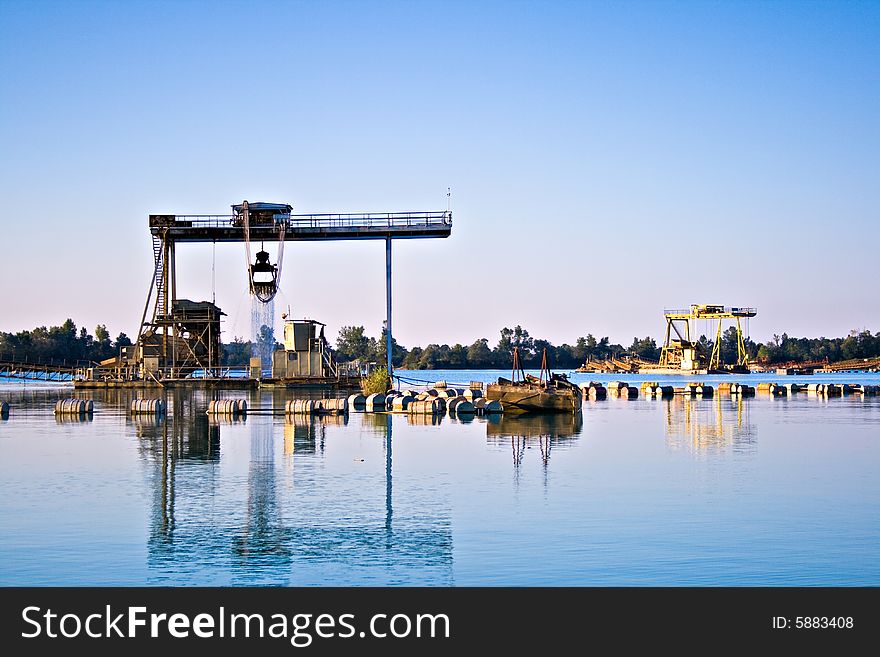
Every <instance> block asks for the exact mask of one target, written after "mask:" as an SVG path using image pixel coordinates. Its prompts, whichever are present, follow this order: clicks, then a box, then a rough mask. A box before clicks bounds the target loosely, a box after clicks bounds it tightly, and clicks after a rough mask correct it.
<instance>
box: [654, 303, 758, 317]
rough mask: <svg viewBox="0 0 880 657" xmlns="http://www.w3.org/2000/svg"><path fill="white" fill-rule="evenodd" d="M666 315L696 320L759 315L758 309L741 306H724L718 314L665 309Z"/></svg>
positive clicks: (685, 309) (690, 309)
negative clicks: (720, 316) (683, 316)
mask: <svg viewBox="0 0 880 657" xmlns="http://www.w3.org/2000/svg"><path fill="white" fill-rule="evenodd" d="M663 314H664V315H688V316H689V317H692V318H695V319H711V318H712V317H713V316H716V315H735V316H736V315H739V316H741V317H745V316H746V315H757V314H758V309H757V308H747V307H739V306H732V307H729V306H724V307H720V308H719V310H718V311H717V312H711V311H700V310H699V309H693V308H664V309H663Z"/></svg>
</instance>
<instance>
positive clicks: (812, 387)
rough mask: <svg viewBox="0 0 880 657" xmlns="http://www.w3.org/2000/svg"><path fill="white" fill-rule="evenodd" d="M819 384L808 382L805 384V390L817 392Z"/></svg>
mask: <svg viewBox="0 0 880 657" xmlns="http://www.w3.org/2000/svg"><path fill="white" fill-rule="evenodd" d="M819 385H820V384H818V383H810V384H808V385H807V392H813V393H818V392H819Z"/></svg>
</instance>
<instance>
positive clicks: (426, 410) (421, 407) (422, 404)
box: [407, 399, 440, 415]
mask: <svg viewBox="0 0 880 657" xmlns="http://www.w3.org/2000/svg"><path fill="white" fill-rule="evenodd" d="M407 410H408V411H409V412H410V413H413V414H416V415H433V414H435V413H439V412H440V410H439V409H438V408H437V401H436V400H434V399H431V400H426V401H414V402H412V403H411V404H410V405H409V406H408V408H407Z"/></svg>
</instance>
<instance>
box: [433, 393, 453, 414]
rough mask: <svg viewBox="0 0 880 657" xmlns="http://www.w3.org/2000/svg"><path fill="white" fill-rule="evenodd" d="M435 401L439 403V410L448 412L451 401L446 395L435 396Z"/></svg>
mask: <svg viewBox="0 0 880 657" xmlns="http://www.w3.org/2000/svg"><path fill="white" fill-rule="evenodd" d="M433 401H434V403H435V404H437V410H438V411H439V412H441V413H445V412H446V406H447V402H448V401H449V400H448V399H447V398H446V397H435V398H434V399H433Z"/></svg>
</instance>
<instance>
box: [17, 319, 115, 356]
mask: <svg viewBox="0 0 880 657" xmlns="http://www.w3.org/2000/svg"><path fill="white" fill-rule="evenodd" d="M130 344H131V340H130V339H129V337H128V336H127V335H126V334H125V333H120V334H119V335H117V336H116V339H115V340H111V339H110V333H109V332H108V331H107V327H106V326H105V325H104V324H98V325H97V326H96V327H95V334H94V335H91V334H90V333H89V332H88V330H86V328H85V327H82V328H80V329H79V330H77V328H76V324H74V323H73V320H72V319H67V320H66V321H65V322H64V323H63V324H62V325H61V326H52V327H49V328H46V327H45V326H39V327H37V328H35V329H32V330H30V331H19V332H18V333H3V332H0V358H3V359H7V360H15V361H29V362H42V363H69V364H72V363H76V362H78V361H90V362H100V361H102V360H105V359H107V358H112V357H113V356H116V355H118V354H119V349H120V348H121V347H124V346H128V345H130Z"/></svg>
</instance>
